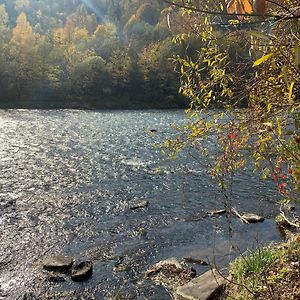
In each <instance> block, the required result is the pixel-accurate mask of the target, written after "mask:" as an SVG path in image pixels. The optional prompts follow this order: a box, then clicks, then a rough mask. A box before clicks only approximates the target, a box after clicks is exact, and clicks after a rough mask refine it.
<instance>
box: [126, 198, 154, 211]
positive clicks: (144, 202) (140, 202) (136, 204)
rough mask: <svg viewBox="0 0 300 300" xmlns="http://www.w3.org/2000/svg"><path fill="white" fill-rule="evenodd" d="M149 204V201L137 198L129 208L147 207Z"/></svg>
mask: <svg viewBox="0 0 300 300" xmlns="http://www.w3.org/2000/svg"><path fill="white" fill-rule="evenodd" d="M148 205H149V201H147V200H138V201H135V202H133V203H132V205H131V206H130V209H132V210H135V209H140V208H144V207H147V206H148Z"/></svg>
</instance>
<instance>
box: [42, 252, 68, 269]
mask: <svg viewBox="0 0 300 300" xmlns="http://www.w3.org/2000/svg"><path fill="white" fill-rule="evenodd" d="M73 262H74V260H73V258H72V257H70V256H63V255H57V256H49V257H46V258H45V259H44V261H43V267H44V269H45V270H47V271H60V272H66V271H68V270H69V269H70V268H71V266H72V264H73Z"/></svg>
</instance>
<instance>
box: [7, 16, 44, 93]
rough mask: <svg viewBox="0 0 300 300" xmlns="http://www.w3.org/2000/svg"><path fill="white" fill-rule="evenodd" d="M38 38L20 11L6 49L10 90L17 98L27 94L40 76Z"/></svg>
mask: <svg viewBox="0 0 300 300" xmlns="http://www.w3.org/2000/svg"><path fill="white" fill-rule="evenodd" d="M38 39H39V37H38V36H37V35H36V34H35V33H34V32H33V29H32V27H31V25H30V24H29V22H28V21H27V17H26V15H25V13H21V14H20V15H19V17H18V19H17V24H16V27H15V28H14V29H13V31H12V38H11V40H10V42H9V50H8V53H9V72H10V78H11V84H12V90H16V93H17V95H16V96H17V98H18V99H21V98H24V96H28V93H29V92H30V91H33V90H34V87H35V85H36V84H37V83H38V79H39V78H40V75H41V70H40V59H39V56H38V51H37V50H38V47H37V45H38Z"/></svg>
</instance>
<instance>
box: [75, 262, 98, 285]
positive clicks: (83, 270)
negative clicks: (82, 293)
mask: <svg viewBox="0 0 300 300" xmlns="http://www.w3.org/2000/svg"><path fill="white" fill-rule="evenodd" d="M92 275H93V264H92V262H90V261H85V262H82V263H80V264H78V265H76V266H74V267H73V268H72V273H71V279H72V280H73V281H85V280H88V279H89V278H90V277H91V276H92Z"/></svg>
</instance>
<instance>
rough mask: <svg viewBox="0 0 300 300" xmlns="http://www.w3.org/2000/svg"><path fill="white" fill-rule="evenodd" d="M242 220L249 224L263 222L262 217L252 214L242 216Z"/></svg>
mask: <svg viewBox="0 0 300 300" xmlns="http://www.w3.org/2000/svg"><path fill="white" fill-rule="evenodd" d="M242 218H243V219H245V220H246V221H247V222H249V223H259V222H263V221H264V220H265V219H264V218H263V217H262V216H259V215H256V214H252V213H246V214H243V215H242Z"/></svg>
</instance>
